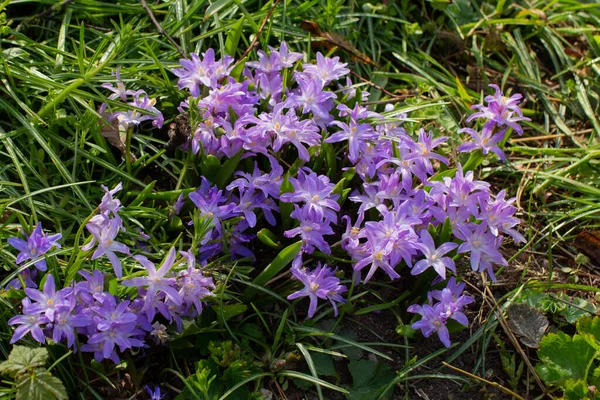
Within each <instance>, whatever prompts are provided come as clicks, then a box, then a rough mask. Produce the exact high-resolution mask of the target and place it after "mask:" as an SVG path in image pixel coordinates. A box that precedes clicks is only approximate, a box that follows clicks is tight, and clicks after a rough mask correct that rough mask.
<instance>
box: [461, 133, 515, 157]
mask: <svg viewBox="0 0 600 400" xmlns="http://www.w3.org/2000/svg"><path fill="white" fill-rule="evenodd" d="M458 132H459V133H460V132H467V133H468V134H469V135H470V136H471V137H472V138H473V141H472V142H466V143H463V144H461V145H460V146H458V148H457V150H458V151H459V152H461V153H465V152H471V151H473V150H477V149H479V150H481V151H482V152H483V154H488V153H489V152H490V151H491V152H492V153H494V154H496V155H497V156H498V158H500V160H502V161H504V162H506V156H505V155H504V152H503V151H502V149H501V148H500V147H498V143H500V142H501V141H502V140H503V139H504V135H505V134H506V129H503V130H501V131H499V132H496V133H493V132H494V126H492V125H489V124H485V125H484V126H483V130H482V131H481V134H479V132H477V131H476V130H474V129H471V128H462V129H459V130H458Z"/></svg>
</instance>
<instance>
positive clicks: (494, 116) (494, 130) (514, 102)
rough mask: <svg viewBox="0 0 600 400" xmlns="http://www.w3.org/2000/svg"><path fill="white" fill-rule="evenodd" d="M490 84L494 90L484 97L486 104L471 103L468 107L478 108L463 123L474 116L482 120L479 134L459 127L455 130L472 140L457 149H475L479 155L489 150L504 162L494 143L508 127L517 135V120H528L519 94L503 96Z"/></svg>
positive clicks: (499, 149) (498, 141)
mask: <svg viewBox="0 0 600 400" xmlns="http://www.w3.org/2000/svg"><path fill="white" fill-rule="evenodd" d="M490 87H491V88H493V89H494V90H495V93H494V95H493V96H492V95H490V96H486V97H485V99H484V101H485V102H486V103H487V105H482V104H475V105H474V106H473V107H471V108H472V109H474V110H479V111H478V112H476V113H473V114H471V115H470V116H469V118H467V122H470V121H472V120H474V119H483V120H484V121H485V122H484V125H483V128H482V130H481V133H479V132H477V131H476V130H474V129H471V128H462V129H459V131H458V132H466V133H467V134H469V136H471V138H473V141H472V142H466V143H463V144H461V145H460V146H458V149H457V150H458V151H460V152H470V151H473V150H477V149H479V150H481V151H482V152H483V154H488V153H489V152H492V153H495V154H496V155H497V156H498V158H500V160H502V161H504V162H506V156H505V155H504V152H503V151H502V149H501V148H500V147H499V146H498V143H500V142H501V141H502V140H504V137H505V136H506V131H507V129H508V128H512V130H514V131H515V132H517V133H518V134H519V136H521V135H522V134H523V128H522V127H521V125H519V122H521V121H531V119H530V118H527V117H524V116H523V111H522V110H521V108H520V107H519V103H520V102H521V98H522V97H523V96H522V95H520V94H514V95H512V96H510V97H505V96H504V93H502V91H501V90H500V87H498V85H495V84H493V83H492V84H490Z"/></svg>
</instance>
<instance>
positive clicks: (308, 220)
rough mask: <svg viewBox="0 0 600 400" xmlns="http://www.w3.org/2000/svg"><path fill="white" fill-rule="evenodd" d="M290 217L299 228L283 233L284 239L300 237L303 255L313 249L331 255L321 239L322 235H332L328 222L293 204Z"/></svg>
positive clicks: (312, 212) (305, 208)
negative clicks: (298, 224)
mask: <svg viewBox="0 0 600 400" xmlns="http://www.w3.org/2000/svg"><path fill="white" fill-rule="evenodd" d="M290 215H291V217H292V218H295V219H297V220H298V221H299V222H300V226H299V227H297V228H294V229H290V230H289V231H285V232H284V233H283V234H284V236H285V237H288V238H291V237H295V236H298V235H300V237H301V238H302V249H303V251H304V252H305V253H308V254H311V253H312V252H313V250H314V248H315V247H316V248H317V249H318V250H320V251H322V252H323V253H326V254H330V253H331V249H330V248H329V244H327V242H326V241H325V239H324V238H323V235H333V229H331V226H329V221H328V220H324V219H323V217H319V216H318V215H317V213H316V212H314V211H311V210H310V209H309V207H307V206H304V207H302V208H300V207H298V206H297V205H296V204H294V211H293V212H292V213H291V214H290Z"/></svg>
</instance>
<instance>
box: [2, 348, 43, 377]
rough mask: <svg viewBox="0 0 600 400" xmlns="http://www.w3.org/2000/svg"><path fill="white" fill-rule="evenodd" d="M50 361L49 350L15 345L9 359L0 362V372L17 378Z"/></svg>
mask: <svg viewBox="0 0 600 400" xmlns="http://www.w3.org/2000/svg"><path fill="white" fill-rule="evenodd" d="M47 362H48V350H46V349H45V348H38V349H32V348H29V347H25V346H14V347H13V349H12V351H11V352H10V354H9V355H8V360H6V361H4V362H3V363H1V364H0V374H4V375H8V376H10V377H12V378H15V377H17V376H19V375H22V374H24V373H26V372H31V371H33V370H34V369H35V368H39V367H43V366H44V365H46V363H47Z"/></svg>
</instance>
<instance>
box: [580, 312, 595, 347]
mask: <svg viewBox="0 0 600 400" xmlns="http://www.w3.org/2000/svg"><path fill="white" fill-rule="evenodd" d="M577 332H579V333H580V334H585V333H588V334H590V335H592V336H593V337H594V338H596V340H597V341H598V342H600V318H598V317H593V318H592V317H589V316H588V317H584V318H580V319H579V321H577Z"/></svg>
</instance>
